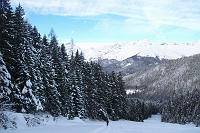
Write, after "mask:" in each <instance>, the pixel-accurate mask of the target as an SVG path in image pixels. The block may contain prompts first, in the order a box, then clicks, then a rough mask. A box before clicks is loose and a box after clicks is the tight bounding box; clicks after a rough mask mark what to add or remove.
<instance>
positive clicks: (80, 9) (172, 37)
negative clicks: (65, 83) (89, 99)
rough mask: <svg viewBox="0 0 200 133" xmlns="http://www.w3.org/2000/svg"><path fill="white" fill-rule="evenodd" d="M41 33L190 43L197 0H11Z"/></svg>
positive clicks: (197, 32)
mask: <svg viewBox="0 0 200 133" xmlns="http://www.w3.org/2000/svg"><path fill="white" fill-rule="evenodd" d="M11 1H12V4H13V5H14V6H15V5H18V3H19V2H20V3H21V5H22V6H23V7H24V9H25V11H26V18H27V19H28V20H29V22H30V23H32V24H33V25H36V26H37V27H38V30H39V31H40V32H41V33H42V34H48V33H49V31H50V29H51V28H53V29H54V31H55V32H56V34H57V37H58V39H59V40H60V41H61V42H67V41H69V40H70V39H71V38H73V39H74V40H75V41H76V42H79V43H81V42H126V41H137V40H148V41H151V42H194V41H199V40H200V0H11Z"/></svg>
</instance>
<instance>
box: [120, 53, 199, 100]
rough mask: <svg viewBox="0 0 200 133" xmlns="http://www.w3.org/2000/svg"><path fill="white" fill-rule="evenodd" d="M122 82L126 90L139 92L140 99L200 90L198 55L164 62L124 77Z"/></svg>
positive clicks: (164, 97)
mask: <svg viewBox="0 0 200 133" xmlns="http://www.w3.org/2000/svg"><path fill="white" fill-rule="evenodd" d="M124 81H125V84H126V88H127V89H130V90H139V92H141V95H140V96H141V97H143V98H147V99H153V100H157V99H159V100H161V99H162V100H163V99H168V98H169V97H170V96H172V95H173V94H174V93H175V92H176V93H177V94H183V93H187V92H188V91H190V92H191V91H193V90H195V89H200V84H199V83H200V54H197V55H194V56H190V57H184V58H180V59H176V60H165V61H164V62H162V63H160V64H157V65H153V66H150V67H148V68H146V69H145V70H142V71H138V72H135V73H133V74H130V75H127V76H125V77H124Z"/></svg>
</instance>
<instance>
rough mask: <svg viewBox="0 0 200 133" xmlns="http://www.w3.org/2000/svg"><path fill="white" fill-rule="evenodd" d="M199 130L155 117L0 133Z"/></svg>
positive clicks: (173, 132)
mask: <svg viewBox="0 0 200 133" xmlns="http://www.w3.org/2000/svg"><path fill="white" fill-rule="evenodd" d="M199 132H200V128H199V127H195V126H194V125H179V124H171V123H161V122H160V116H159V115H155V116H153V117H152V118H150V119H148V120H145V121H144V122H132V121H125V120H121V121H111V122H110V124H109V126H108V127H107V126H106V123H105V122H99V121H88V120H87V121H82V120H80V119H75V120H66V119H58V120H56V121H55V122H54V123H49V124H47V125H46V126H44V125H43V126H40V127H30V128H25V129H17V130H6V131H5V130H2V131H1V133H199Z"/></svg>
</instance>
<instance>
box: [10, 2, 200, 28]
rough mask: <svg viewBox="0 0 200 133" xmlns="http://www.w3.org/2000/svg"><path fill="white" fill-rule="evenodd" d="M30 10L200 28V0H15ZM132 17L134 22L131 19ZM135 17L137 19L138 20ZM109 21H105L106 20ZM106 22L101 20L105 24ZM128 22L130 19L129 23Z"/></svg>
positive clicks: (158, 25)
mask: <svg viewBox="0 0 200 133" xmlns="http://www.w3.org/2000/svg"><path fill="white" fill-rule="evenodd" d="M12 1H13V2H14V3H15V4H18V3H19V2H20V3H21V4H22V5H23V6H24V7H25V9H26V10H28V11H29V12H36V13H40V14H53V15H63V16H96V15H102V14H113V15H120V16H125V17H128V24H130V22H132V24H135V23H142V24H143V23H149V24H151V25H152V26H153V27H154V28H159V27H160V26H162V25H172V26H179V27H184V28H188V29H192V30H200V26H199V23H200V0H12ZM130 20H131V21H130ZM134 20H135V22H134ZM104 22H105V21H104ZM104 22H101V23H102V24H103V26H109V25H105V23H104ZM125 23H127V21H126V22H125Z"/></svg>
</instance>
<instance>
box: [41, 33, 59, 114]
mask: <svg viewBox="0 0 200 133" xmlns="http://www.w3.org/2000/svg"><path fill="white" fill-rule="evenodd" d="M41 53H42V54H41V58H40V60H41V74H42V80H43V85H44V97H45V100H44V101H42V102H43V104H44V110H45V111H47V112H49V113H51V114H52V115H53V116H58V115H60V114H61V102H60V100H59V97H60V94H59V92H58V90H57V86H58V85H57V84H56V82H55V79H54V78H55V70H54V68H53V59H52V58H53V57H52V51H51V47H50V45H49V43H48V41H47V38H46V36H44V38H43V48H42V52H41Z"/></svg>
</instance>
